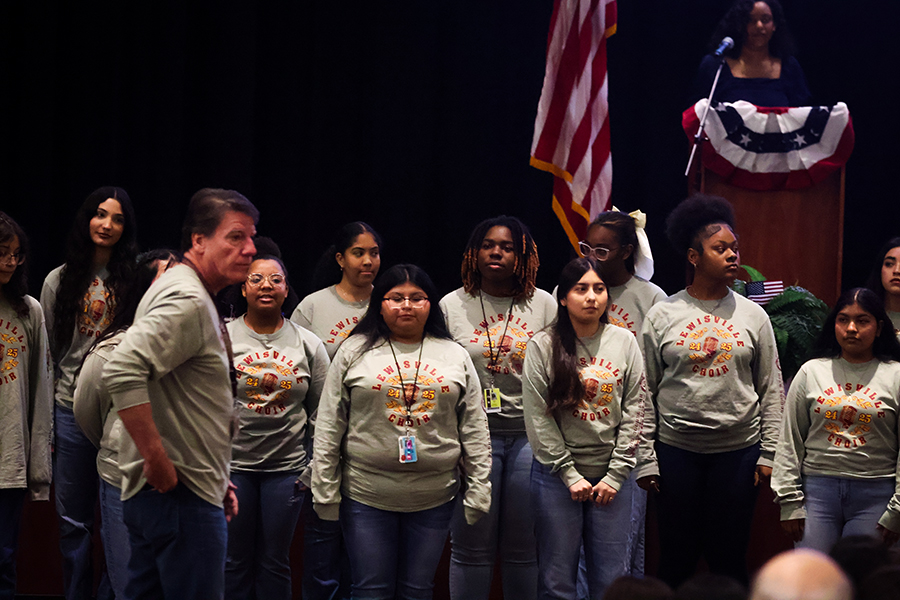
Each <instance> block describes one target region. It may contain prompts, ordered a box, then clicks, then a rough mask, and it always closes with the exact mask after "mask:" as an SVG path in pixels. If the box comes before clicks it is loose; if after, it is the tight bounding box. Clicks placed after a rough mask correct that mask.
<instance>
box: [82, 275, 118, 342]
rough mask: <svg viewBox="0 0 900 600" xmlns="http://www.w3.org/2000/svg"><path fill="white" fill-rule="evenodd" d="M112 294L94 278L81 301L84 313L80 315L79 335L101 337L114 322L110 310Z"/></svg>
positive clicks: (98, 279)
mask: <svg viewBox="0 0 900 600" xmlns="http://www.w3.org/2000/svg"><path fill="white" fill-rule="evenodd" d="M110 304H112V302H111V294H110V293H109V290H107V289H106V286H104V285H103V282H101V281H100V278H98V277H94V280H93V281H92V282H91V285H90V287H89V288H88V290H87V291H86V292H85V293H84V297H83V298H82V299H81V306H82V313H81V314H80V315H78V322H77V324H76V325H77V327H78V333H79V334H80V335H83V336H87V337H91V338H94V337H100V335H101V334H102V333H103V332H104V331H105V330H106V328H107V327H109V323H110V322H111V321H112V311H110V310H109V308H110Z"/></svg>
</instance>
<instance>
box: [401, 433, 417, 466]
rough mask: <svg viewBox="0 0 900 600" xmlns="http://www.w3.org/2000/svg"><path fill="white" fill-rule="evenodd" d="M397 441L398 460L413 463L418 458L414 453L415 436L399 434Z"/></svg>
mask: <svg viewBox="0 0 900 600" xmlns="http://www.w3.org/2000/svg"><path fill="white" fill-rule="evenodd" d="M397 442H398V443H399V445H400V462H402V463H404V464H405V463H414V462H416V461H417V460H418V459H419V456H418V455H417V454H416V436H414V435H401V436H400V437H399V438H398V439H397Z"/></svg>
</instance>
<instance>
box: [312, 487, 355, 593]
mask: <svg viewBox="0 0 900 600" xmlns="http://www.w3.org/2000/svg"><path fill="white" fill-rule="evenodd" d="M302 515H303V600H344V599H347V598H350V557H349V556H348V555H347V547H346V546H345V544H344V534H343V533H342V532H341V523H340V521H325V520H324V519H320V518H319V515H318V514H317V513H316V511H315V510H314V509H313V501H312V492H309V493H307V494H306V496H305V497H304V499H303V512H302Z"/></svg>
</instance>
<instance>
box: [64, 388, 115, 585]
mask: <svg viewBox="0 0 900 600" xmlns="http://www.w3.org/2000/svg"><path fill="white" fill-rule="evenodd" d="M54 419H55V420H56V423H55V426H54V428H55V430H56V445H55V449H54V453H53V487H54V490H55V492H54V493H55V494H56V512H57V514H58V515H59V550H60V552H61V553H62V559H63V587H64V589H65V594H66V600H90V599H91V598H93V597H94V568H93V565H92V564H91V557H92V555H93V554H92V549H91V546H92V543H91V538H92V536H93V532H94V512H95V511H96V507H97V489H98V486H99V481H100V476H99V475H97V448H95V447H94V445H93V444H91V442H90V441H89V440H88V439H87V438H86V437H84V434H83V433H81V429H80V428H79V427H78V424H77V423H76V422H75V414H74V413H73V412H72V409H70V408H63V407H62V406H60V405H59V404H57V405H55V407H54ZM112 597H113V593H112V590H111V589H110V587H109V580H108V578H107V576H106V573H104V574H103V578H102V580H101V582H100V589H99V590H98V592H97V598H98V600H99V599H100V598H108V599H112Z"/></svg>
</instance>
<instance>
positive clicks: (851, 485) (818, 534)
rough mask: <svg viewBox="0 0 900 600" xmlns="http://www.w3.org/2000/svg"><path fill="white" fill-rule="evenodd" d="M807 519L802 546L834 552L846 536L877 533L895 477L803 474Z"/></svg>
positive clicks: (892, 490) (875, 534)
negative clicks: (840, 540)
mask: <svg viewBox="0 0 900 600" xmlns="http://www.w3.org/2000/svg"><path fill="white" fill-rule="evenodd" d="M803 495H804V497H805V500H806V523H805V524H804V525H805V526H804V529H803V539H802V540H801V541H800V542H799V543H798V544H797V547H798V548H812V549H813V550H819V551H820V552H825V553H826V554H827V553H828V552H831V548H832V547H833V546H834V544H835V543H836V542H837V541H838V540H839V539H841V538H842V537H847V536H850V535H869V536H877V535H878V533H877V532H876V530H875V526H876V525H878V519H880V518H881V515H883V514H884V511H885V509H886V508H887V504H888V502H889V501H890V499H891V496H893V495H894V478H893V477H890V478H887V477H886V478H883V479H848V478H843V477H824V476H819V475H809V476H806V477H804V478H803Z"/></svg>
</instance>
